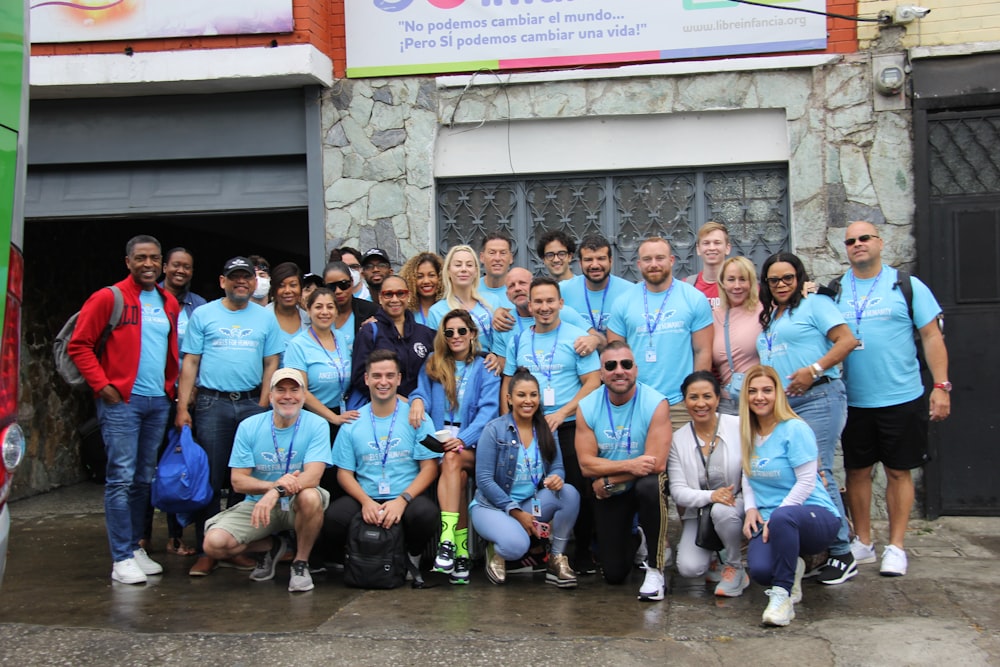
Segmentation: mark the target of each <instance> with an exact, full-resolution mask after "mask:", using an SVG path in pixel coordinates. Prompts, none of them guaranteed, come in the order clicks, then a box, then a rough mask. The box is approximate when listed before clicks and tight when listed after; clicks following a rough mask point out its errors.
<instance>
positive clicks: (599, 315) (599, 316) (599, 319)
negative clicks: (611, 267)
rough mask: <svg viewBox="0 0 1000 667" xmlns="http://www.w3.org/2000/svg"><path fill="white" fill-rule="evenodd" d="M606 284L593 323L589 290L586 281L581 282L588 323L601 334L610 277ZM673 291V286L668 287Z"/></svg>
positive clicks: (609, 287)
mask: <svg viewBox="0 0 1000 667" xmlns="http://www.w3.org/2000/svg"><path fill="white" fill-rule="evenodd" d="M607 281H608V284H607V285H605V286H604V293H603V294H602V295H601V309H600V310H599V311H597V321H596V322H595V321H594V310H593V309H592V308H591V307H590V290H589V289H587V279H586V278H584V280H583V298H584V299H585V300H586V301H587V317H589V318H590V323H591V324H593V325H594V328H595V329H597V330H598V331H601V332H603V331H604V329H602V328H601V323H602V322H603V321H604V304H606V303H607V302H608V290H609V289H611V276H608V277H607ZM670 287H671V289H673V284H671V285H670Z"/></svg>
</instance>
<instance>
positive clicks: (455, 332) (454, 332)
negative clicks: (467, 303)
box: [444, 327, 469, 338]
mask: <svg viewBox="0 0 1000 667" xmlns="http://www.w3.org/2000/svg"><path fill="white" fill-rule="evenodd" d="M467 333H469V330H468V328H466V327H459V328H457V329H445V330H444V337H445V338H454V337H455V336H464V335H465V334H467Z"/></svg>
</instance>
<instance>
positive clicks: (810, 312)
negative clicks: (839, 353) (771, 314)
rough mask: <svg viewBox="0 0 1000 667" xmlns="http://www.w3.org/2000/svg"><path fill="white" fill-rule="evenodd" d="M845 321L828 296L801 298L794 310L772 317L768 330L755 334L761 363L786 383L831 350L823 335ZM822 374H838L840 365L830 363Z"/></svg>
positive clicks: (784, 384)
mask: <svg viewBox="0 0 1000 667" xmlns="http://www.w3.org/2000/svg"><path fill="white" fill-rule="evenodd" d="M840 324H844V316H843V315H841V314H840V311H838V310H837V305H836V304H835V303H834V302H833V300H832V299H830V297H827V296H823V295H821V294H812V295H810V296H809V297H808V298H806V299H802V301H800V302H799V305H798V307H797V308H795V309H794V310H791V311H788V310H786V311H785V312H784V313H782V314H781V317H779V318H778V320H777V321H774V320H771V326H769V327H768V329H767V331H763V332H761V333H760V334H759V335H758V336H757V355H758V356H759V357H760V363H762V364H764V365H766V366H773V367H774V370H776V371H777V372H778V376H779V377H781V383H782V385H783V386H785V387H787V386H788V382H789V380H788V376H789V375H792V374H793V373H795V371H797V370H799V369H800V368H805V367H807V366H811V365H812V364H814V363H816V360H817V359H819V358H820V357H822V356H823V355H824V354H826V353H827V352H829V351H830V348H831V347H833V343H832V342H831V341H830V339H829V338H827V337H826V335H827V333H829V331H830V329H832V328H834V327H835V326H837V325H840ZM823 375H827V376H829V377H831V378H839V377H840V368H838V367H837V366H831V367H830V368H828V369H826V371H824V373H823Z"/></svg>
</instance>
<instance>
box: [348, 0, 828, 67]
mask: <svg viewBox="0 0 1000 667" xmlns="http://www.w3.org/2000/svg"><path fill="white" fill-rule="evenodd" d="M760 2H761V3H762V4H767V5H770V6H767V7H760V6H751V5H744V4H739V3H735V2H728V1H727V0H345V11H346V21H347V75H348V76H352V77H367V76H386V75H402V74H419V73H433V72H457V71H471V70H478V69H491V70H510V69H520V68H545V67H567V66H578V65H587V64H597V63H614V62H649V61H656V60H674V59H679V58H704V57H709V56H725V55H737V54H748V53H771V52H777V51H805V50H813V49H825V48H826V17H824V16H819V15H816V14H810V13H804V12H800V11H794V10H798V9H807V10H813V11H820V12H822V11H825V9H826V2H825V0H760Z"/></svg>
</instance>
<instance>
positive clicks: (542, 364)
mask: <svg viewBox="0 0 1000 667" xmlns="http://www.w3.org/2000/svg"><path fill="white" fill-rule="evenodd" d="M553 358H554V357H553V354H552V352H551V351H550V352H543V351H542V350H536V351H535V354H531V353H530V352H527V353H525V354H522V355H521V359H523V360H524V365H525V366H526V367H527V368H528V370H530V371H531V372H533V373H535V372H537V373H546V372H547V374H548V375H552V374H553V373H559V372H561V371H562V369H563V368H564V366H563V364H554V363H552V361H553ZM536 360H537V362H538V363H535V362H536Z"/></svg>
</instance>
